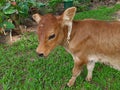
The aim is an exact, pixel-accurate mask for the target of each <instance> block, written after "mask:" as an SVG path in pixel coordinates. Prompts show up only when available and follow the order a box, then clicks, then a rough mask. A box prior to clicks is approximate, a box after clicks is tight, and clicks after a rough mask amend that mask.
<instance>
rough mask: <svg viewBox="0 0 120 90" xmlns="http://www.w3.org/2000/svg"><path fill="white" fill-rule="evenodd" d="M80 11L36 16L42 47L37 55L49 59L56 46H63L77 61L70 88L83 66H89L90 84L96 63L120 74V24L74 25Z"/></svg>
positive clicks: (70, 9) (96, 22) (77, 23)
mask: <svg viewBox="0 0 120 90" xmlns="http://www.w3.org/2000/svg"><path fill="white" fill-rule="evenodd" d="M75 12H76V8H75V7H71V8H69V9H67V10H66V11H65V12H64V13H63V14H62V15H61V16H53V15H51V14H47V15H44V16H41V15H39V14H34V15H33V18H34V19H35V20H36V22H37V23H38V38H39V42H40V43H39V45H38V47H37V49H36V52H37V53H38V54H39V56H47V55H48V54H49V53H50V51H51V50H53V49H54V48H55V47H56V46H58V45H61V46H63V47H64V48H65V49H66V50H67V51H68V52H69V53H70V54H71V55H72V57H73V59H74V67H73V71H72V77H71V79H70V80H69V82H68V84H67V85H68V86H69V87H70V86H72V85H73V84H74V82H75V80H76V78H77V76H78V75H79V74H80V72H81V69H82V67H83V65H87V69H88V74H87V77H86V80H87V81H90V80H91V79H92V71H93V69H94V66H95V62H102V63H105V64H107V65H110V66H112V67H113V68H115V69H118V70H120V22H118V21H115V22H107V21H99V20H90V19H86V20H81V21H73V17H74V15H75Z"/></svg>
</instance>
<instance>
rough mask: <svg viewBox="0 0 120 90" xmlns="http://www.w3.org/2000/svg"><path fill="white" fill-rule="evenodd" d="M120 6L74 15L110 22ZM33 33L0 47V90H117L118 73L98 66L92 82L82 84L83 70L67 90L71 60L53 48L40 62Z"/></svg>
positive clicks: (78, 17) (119, 74)
mask: <svg viewBox="0 0 120 90" xmlns="http://www.w3.org/2000/svg"><path fill="white" fill-rule="evenodd" d="M118 10H120V5H115V6H114V7H111V8H106V7H101V8H99V9H97V10H92V11H87V12H82V13H77V14H76V16H75V20H79V19H85V18H94V19H99V20H113V18H112V16H113V15H114V13H115V12H116V11H118ZM37 45H38V41H37V35H36V34H35V33H32V32H31V33H25V34H24V35H23V36H22V38H21V40H19V41H17V42H15V43H14V44H13V45H6V44H3V45H0V90H2V89H3V90H119V89H120V71H117V70H115V69H113V68H110V67H109V66H106V65H103V64H100V63H97V64H96V65H95V69H94V72H93V79H92V81H91V82H87V81H85V77H86V75H87V70H86V67H84V70H83V71H82V73H81V75H80V76H79V77H78V78H77V80H76V83H75V85H74V86H73V87H71V88H69V87H66V83H67V82H68V81H69V79H70V77H71V75H72V72H71V70H72V67H73V59H72V56H71V55H70V54H69V53H67V52H66V51H65V50H64V48H63V47H60V46H59V47H57V48H55V49H54V50H53V51H52V52H51V53H50V55H49V56H48V57H47V58H39V57H38V55H37V54H36V52H35V49H36V47H37Z"/></svg>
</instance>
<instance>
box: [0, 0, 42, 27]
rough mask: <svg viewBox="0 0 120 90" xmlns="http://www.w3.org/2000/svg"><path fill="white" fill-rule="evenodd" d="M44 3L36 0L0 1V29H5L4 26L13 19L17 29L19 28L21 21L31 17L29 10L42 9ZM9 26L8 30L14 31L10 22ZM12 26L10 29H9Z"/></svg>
mask: <svg viewBox="0 0 120 90" xmlns="http://www.w3.org/2000/svg"><path fill="white" fill-rule="evenodd" d="M41 6H43V4H42V3H40V2H37V1H36V0H22V1H21V0H13V1H12V0H11V1H10V0H1V1H0V27H2V28H5V27H4V26H3V24H4V23H5V22H6V23H8V19H11V20H12V21H13V22H14V24H15V27H16V28H19V24H20V21H22V20H23V19H24V18H26V17H28V16H29V10H30V8H31V7H36V8H40V7H41ZM8 24H9V25H7V27H6V28H7V29H8V28H9V29H10V28H11V26H12V29H13V24H12V23H11V24H10V22H9V23H8ZM9 26H10V27H9Z"/></svg>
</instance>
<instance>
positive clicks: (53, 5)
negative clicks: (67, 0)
mask: <svg viewBox="0 0 120 90" xmlns="http://www.w3.org/2000/svg"><path fill="white" fill-rule="evenodd" d="M62 1H63V0H49V2H48V7H50V8H52V9H53V12H55V11H56V7H57V5H58V4H60V3H62Z"/></svg>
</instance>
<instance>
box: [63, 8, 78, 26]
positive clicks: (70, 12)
mask: <svg viewBox="0 0 120 90" xmlns="http://www.w3.org/2000/svg"><path fill="white" fill-rule="evenodd" d="M75 13H76V7H71V8H68V9H66V10H65V11H64V13H63V23H64V24H65V25H68V24H69V23H70V22H72V20H73V18H74V16H75Z"/></svg>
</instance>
